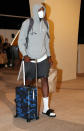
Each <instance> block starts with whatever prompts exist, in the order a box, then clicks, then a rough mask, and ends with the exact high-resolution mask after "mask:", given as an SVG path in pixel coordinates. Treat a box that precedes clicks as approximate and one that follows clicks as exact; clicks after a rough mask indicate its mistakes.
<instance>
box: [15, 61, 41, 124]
mask: <svg viewBox="0 0 84 131" xmlns="http://www.w3.org/2000/svg"><path fill="white" fill-rule="evenodd" d="M21 66H22V67H21V68H23V79H24V86H19V87H16V99H15V102H16V115H15V117H21V118H24V119H26V120H27V122H30V121H31V120H33V119H36V120H37V119H39V115H38V104H37V103H38V90H37V62H36V87H35V86H28V87H27V86H25V68H24V60H23V61H22V63H21ZM19 73H20V72H19Z"/></svg>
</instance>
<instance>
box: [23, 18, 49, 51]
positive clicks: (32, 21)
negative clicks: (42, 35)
mask: <svg viewBox="0 0 84 131" xmlns="http://www.w3.org/2000/svg"><path fill="white" fill-rule="evenodd" d="M29 20H30V22H29V28H28V31H27V38H26V45H25V46H26V48H27V47H28V40H29V39H28V34H29V32H30V31H31V29H32V27H33V24H34V20H33V18H30V19H29ZM43 20H44V23H45V25H46V27H47V29H48V23H47V21H46V20H45V19H43ZM47 36H48V38H50V36H49V33H48V32H47Z"/></svg>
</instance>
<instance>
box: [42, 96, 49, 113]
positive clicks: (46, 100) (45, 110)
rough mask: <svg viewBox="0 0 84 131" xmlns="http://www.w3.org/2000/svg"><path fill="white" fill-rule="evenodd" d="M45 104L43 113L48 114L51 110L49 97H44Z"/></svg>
mask: <svg viewBox="0 0 84 131" xmlns="http://www.w3.org/2000/svg"><path fill="white" fill-rule="evenodd" d="M43 104H44V109H43V113H46V112H47V110H48V109H49V106H48V97H43Z"/></svg>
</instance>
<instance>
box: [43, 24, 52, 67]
mask: <svg viewBox="0 0 84 131" xmlns="http://www.w3.org/2000/svg"><path fill="white" fill-rule="evenodd" d="M45 40H46V51H47V56H48V61H49V63H50V64H51V65H52V64H53V62H52V59H51V53H50V45H49V43H50V33H49V24H48V29H47V33H46V38H45Z"/></svg>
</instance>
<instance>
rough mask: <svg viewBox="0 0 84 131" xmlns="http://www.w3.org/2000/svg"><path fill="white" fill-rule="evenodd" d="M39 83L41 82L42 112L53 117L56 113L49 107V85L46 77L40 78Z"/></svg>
mask: <svg viewBox="0 0 84 131" xmlns="http://www.w3.org/2000/svg"><path fill="white" fill-rule="evenodd" d="M41 84H42V94H43V104H44V109H43V114H46V115H48V116H50V117H55V116H56V114H55V113H54V112H53V110H51V109H49V97H48V96H49V86H48V78H41Z"/></svg>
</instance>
